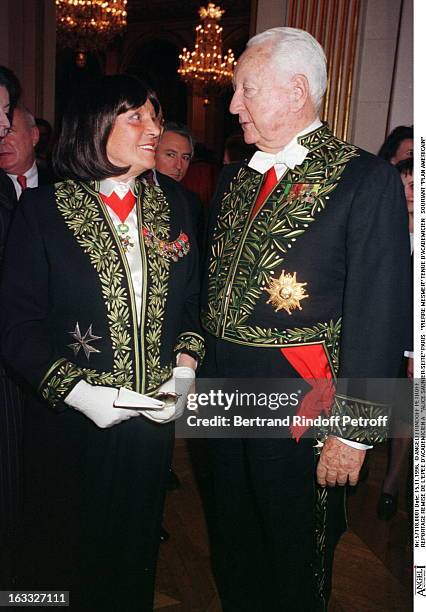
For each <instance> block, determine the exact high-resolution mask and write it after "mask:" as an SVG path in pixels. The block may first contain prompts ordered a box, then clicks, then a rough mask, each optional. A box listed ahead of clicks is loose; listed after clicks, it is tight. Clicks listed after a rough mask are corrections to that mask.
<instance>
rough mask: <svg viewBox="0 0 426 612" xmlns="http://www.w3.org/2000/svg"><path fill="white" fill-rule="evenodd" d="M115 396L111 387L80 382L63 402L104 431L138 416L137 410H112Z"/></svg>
mask: <svg viewBox="0 0 426 612" xmlns="http://www.w3.org/2000/svg"><path fill="white" fill-rule="evenodd" d="M117 395H118V389H114V388H113V387H96V386H94V385H89V383H87V382H86V381H85V380H81V381H80V382H79V383H77V384H76V386H75V387H74V389H73V390H72V391H71V392H70V393H68V395H67V396H66V398H65V400H64V401H65V403H66V404H68V406H71V407H72V408H75V410H78V411H79V412H82V413H83V414H84V415H85V416H87V418H88V419H90V420H91V421H93V422H94V423H96V425H97V426H98V427H100V428H101V429H105V428H106V427H112V426H113V425H118V423H121V421H127V419H131V418H132V417H135V416H139V412H138V411H137V410H125V409H123V408H114V400H115V399H116V397H117Z"/></svg>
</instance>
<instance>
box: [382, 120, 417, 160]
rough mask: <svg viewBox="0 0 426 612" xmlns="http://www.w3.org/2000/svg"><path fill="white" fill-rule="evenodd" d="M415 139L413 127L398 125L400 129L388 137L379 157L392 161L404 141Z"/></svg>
mask: <svg viewBox="0 0 426 612" xmlns="http://www.w3.org/2000/svg"><path fill="white" fill-rule="evenodd" d="M413 138H414V130H413V126H412V125H411V126H409V125H398V127H396V128H395V129H394V130H392V132H391V133H390V134H389V135H388V137H387V138H386V140H385V142H384V143H383V144H382V146H381V147H380V151H379V152H378V153H377V155H378V156H379V157H383V159H385V160H386V161H390V160H391V159H392V157H394V156H395V154H396V152H397V151H398V149H399V145H400V144H401V142H402V141H403V140H413Z"/></svg>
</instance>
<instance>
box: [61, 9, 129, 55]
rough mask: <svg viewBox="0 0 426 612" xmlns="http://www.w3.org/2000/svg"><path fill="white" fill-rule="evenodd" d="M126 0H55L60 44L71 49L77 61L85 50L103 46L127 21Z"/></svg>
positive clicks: (103, 47)
mask: <svg viewBox="0 0 426 612" xmlns="http://www.w3.org/2000/svg"><path fill="white" fill-rule="evenodd" d="M126 5H127V0H110V1H109V2H107V1H106V0H56V31H57V35H58V43H59V46H61V47H63V48H71V49H74V50H75V51H76V53H77V55H76V61H77V65H78V66H80V67H83V66H84V65H85V63H86V53H87V51H96V50H101V49H105V48H106V47H107V46H108V43H110V42H111V40H112V39H113V38H114V37H115V36H117V34H121V33H122V32H123V30H124V28H125V27H126V25H127V20H126V17H127V11H126Z"/></svg>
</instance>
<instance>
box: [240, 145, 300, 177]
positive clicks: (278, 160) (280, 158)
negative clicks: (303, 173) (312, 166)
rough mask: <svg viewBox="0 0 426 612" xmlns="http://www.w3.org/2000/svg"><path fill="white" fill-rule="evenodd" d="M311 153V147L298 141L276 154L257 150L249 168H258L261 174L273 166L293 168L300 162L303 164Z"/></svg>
mask: <svg viewBox="0 0 426 612" xmlns="http://www.w3.org/2000/svg"><path fill="white" fill-rule="evenodd" d="M308 153H309V149H307V148H306V147H304V146H302V145H301V144H299V143H298V142H292V143H291V144H290V145H287V147H284V149H283V150H282V151H279V152H278V153H276V154H273V153H264V151H256V153H255V154H254V155H253V157H252V158H251V160H250V161H249V163H248V166H249V168H253V169H254V170H257V171H258V172H260V173H261V174H264V173H265V172H267V170H269V168H272V166H278V165H282V166H287V168H290V169H291V170H293V168H294V167H295V166H297V165H299V164H301V163H302V162H303V161H304V159H305V157H306V156H307V154H308Z"/></svg>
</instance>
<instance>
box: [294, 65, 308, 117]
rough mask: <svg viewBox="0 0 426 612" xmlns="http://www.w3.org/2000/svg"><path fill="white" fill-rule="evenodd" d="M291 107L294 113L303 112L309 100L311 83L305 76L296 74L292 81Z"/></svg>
mask: <svg viewBox="0 0 426 612" xmlns="http://www.w3.org/2000/svg"><path fill="white" fill-rule="evenodd" d="M290 86H291V98H290V99H291V106H292V110H293V112H298V111H300V110H302V108H303V107H304V106H305V104H306V102H307V100H308V98H309V83H308V79H307V78H306V77H305V75H304V74H295V75H294V76H293V77H292V79H291V81H290Z"/></svg>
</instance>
